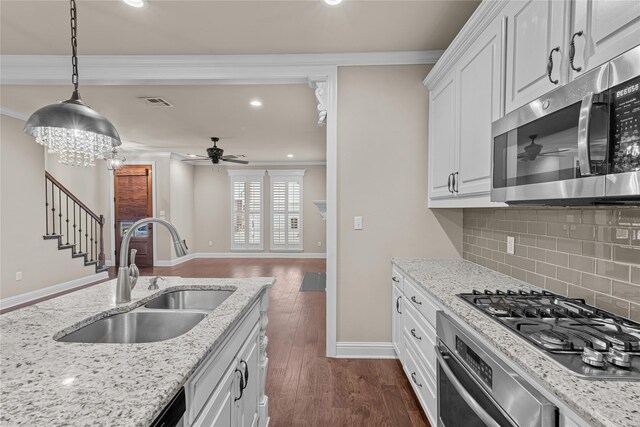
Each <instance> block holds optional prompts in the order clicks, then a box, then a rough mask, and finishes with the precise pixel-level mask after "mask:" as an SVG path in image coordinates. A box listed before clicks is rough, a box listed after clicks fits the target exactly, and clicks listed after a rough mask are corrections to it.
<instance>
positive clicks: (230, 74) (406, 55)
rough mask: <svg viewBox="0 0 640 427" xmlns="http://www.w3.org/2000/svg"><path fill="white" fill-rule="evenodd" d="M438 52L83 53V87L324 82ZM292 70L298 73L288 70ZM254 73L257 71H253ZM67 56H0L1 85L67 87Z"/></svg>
mask: <svg viewBox="0 0 640 427" xmlns="http://www.w3.org/2000/svg"><path fill="white" fill-rule="evenodd" d="M442 53H443V51H441V50H430V51H402V52H364V53H316V54H265V55H83V56H80V57H79V62H80V64H81V67H82V82H83V83H84V84H178V83H191V84H197V83H198V82H201V83H209V82H212V81H215V83H217V84H225V83H227V84H231V83H236V82H242V83H244V84H249V83H252V82H254V83H261V82H262V81H263V80H264V78H268V79H270V81H271V83H307V82H308V79H306V78H301V77H300V69H306V70H307V71H308V72H307V74H308V75H313V76H319V77H320V80H326V76H327V75H329V74H331V69H332V68H334V67H351V66H367V65H418V64H435V63H436V62H437V61H438V59H439V58H440V56H441V55H442ZM292 67H296V68H298V70H296V71H293V72H292V70H291V68H292ZM256 69H258V71H259V72H258V73H256ZM70 71H71V70H70V69H69V57H68V56H67V55H0V83H1V84H3V85H25V84H51V85H59V84H65V85H66V84H69V75H70Z"/></svg>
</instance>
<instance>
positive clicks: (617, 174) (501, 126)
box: [491, 46, 640, 205]
mask: <svg viewBox="0 0 640 427" xmlns="http://www.w3.org/2000/svg"><path fill="white" fill-rule="evenodd" d="M492 134H493V148H492V149H493V162H492V166H491V167H492V176H491V181H492V185H491V200H492V201H495V202H506V203H509V204H535V205H538V204H546V205H587V204H597V203H609V204H613V203H623V204H640V46H637V47H635V48H634V49H631V50H630V51H628V52H626V53H624V54H622V55H620V56H619V57H617V58H615V59H613V60H612V61H610V62H608V63H606V64H604V65H602V66H600V67H598V68H596V69H593V70H591V71H589V72H587V73H585V74H584V75H583V76H581V77H579V78H577V79H576V80H574V81H573V82H571V83H569V84H567V85H565V86H563V87H560V88H558V89H556V90H553V91H552V92H549V93H548V94H546V95H545V96H543V97H540V98H538V99H536V100H535V101H533V102H531V103H529V104H527V105H525V106H523V107H521V108H519V109H517V110H515V111H512V112H511V113H509V114H507V115H506V116H505V117H503V118H502V119H500V120H497V121H495V122H494V123H493V125H492Z"/></svg>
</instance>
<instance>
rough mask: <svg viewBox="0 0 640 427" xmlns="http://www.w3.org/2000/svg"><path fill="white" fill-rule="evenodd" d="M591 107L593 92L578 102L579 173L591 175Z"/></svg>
mask: <svg viewBox="0 0 640 427" xmlns="http://www.w3.org/2000/svg"><path fill="white" fill-rule="evenodd" d="M591 107H593V92H589V93H588V94H586V95H585V96H584V98H582V103H581V104H580V118H579V120H578V161H579V163H580V175H582V176H590V175H591V155H590V154H589V126H590V124H591Z"/></svg>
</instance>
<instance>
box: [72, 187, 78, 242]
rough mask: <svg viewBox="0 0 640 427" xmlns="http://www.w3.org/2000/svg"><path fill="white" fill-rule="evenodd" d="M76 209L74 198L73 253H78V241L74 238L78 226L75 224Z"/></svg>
mask: <svg viewBox="0 0 640 427" xmlns="http://www.w3.org/2000/svg"><path fill="white" fill-rule="evenodd" d="M76 209H77V206H76V201H75V200H74V201H73V254H74V255H75V254H76V253H78V246H77V244H78V242H77V240H76V237H77V236H76V228H78V227H77V225H76Z"/></svg>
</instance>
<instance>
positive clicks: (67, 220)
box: [65, 194, 69, 245]
mask: <svg viewBox="0 0 640 427" xmlns="http://www.w3.org/2000/svg"><path fill="white" fill-rule="evenodd" d="M65 196H66V194H65ZM66 218H67V219H66V222H67V245H68V244H69V196H67V216H66Z"/></svg>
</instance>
